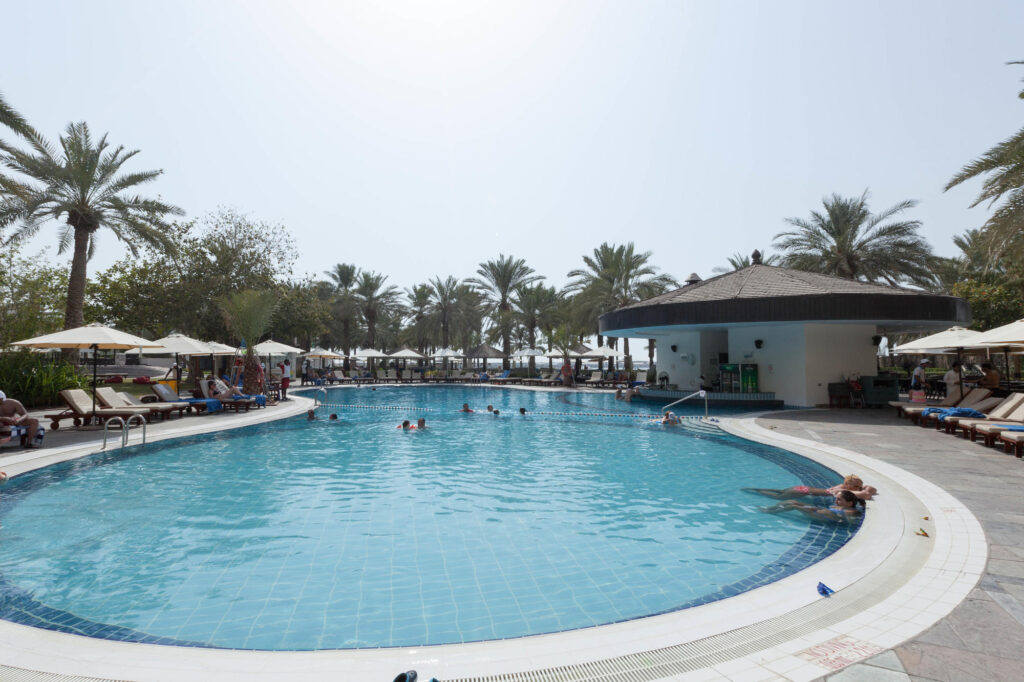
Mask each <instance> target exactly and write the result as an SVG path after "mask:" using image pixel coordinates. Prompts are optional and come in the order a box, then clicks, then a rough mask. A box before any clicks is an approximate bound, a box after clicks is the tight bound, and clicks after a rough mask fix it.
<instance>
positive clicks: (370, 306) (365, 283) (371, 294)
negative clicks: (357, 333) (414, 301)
mask: <svg viewBox="0 0 1024 682" xmlns="http://www.w3.org/2000/svg"><path fill="white" fill-rule="evenodd" d="M387 279H388V276H387V275H382V274H380V273H378V272H372V271H370V270H363V271H362V272H360V273H359V278H358V279H357V280H356V285H355V287H354V288H353V290H352V294H353V296H355V300H356V305H357V306H358V307H359V312H360V313H361V314H362V316H363V321H364V322H365V323H366V337H365V342H366V347H367V348H376V347H377V321H378V320H379V319H381V318H384V317H390V316H393V315H394V314H395V313H396V312H398V310H399V308H400V305H399V297H400V296H401V292H400V291H399V290H398V287H396V286H394V285H390V284H389V285H387V286H385V282H387Z"/></svg>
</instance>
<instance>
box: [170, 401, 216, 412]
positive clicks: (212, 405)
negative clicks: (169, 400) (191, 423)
mask: <svg viewBox="0 0 1024 682" xmlns="http://www.w3.org/2000/svg"><path fill="white" fill-rule="evenodd" d="M179 401H180V402H183V403H189V404H190V405H196V404H198V403H203V404H204V405H206V411H207V412H211V413H213V412H220V411H221V410H223V409H224V403H222V402H221V401H219V400H217V399H216V398H179Z"/></svg>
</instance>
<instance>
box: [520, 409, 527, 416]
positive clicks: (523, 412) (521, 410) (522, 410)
mask: <svg viewBox="0 0 1024 682" xmlns="http://www.w3.org/2000/svg"><path fill="white" fill-rule="evenodd" d="M519 414H522V415H525V414H526V408H525V407H520V408H519Z"/></svg>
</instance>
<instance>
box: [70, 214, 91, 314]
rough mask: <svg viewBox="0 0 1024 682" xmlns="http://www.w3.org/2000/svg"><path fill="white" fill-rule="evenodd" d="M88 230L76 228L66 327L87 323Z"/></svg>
mask: <svg viewBox="0 0 1024 682" xmlns="http://www.w3.org/2000/svg"><path fill="white" fill-rule="evenodd" d="M90 234H91V233H90V232H89V231H88V230H85V229H81V228H75V253H74V256H73V257H72V258H71V274H70V276H69V277H68V302H67V307H66V308H65V309H64V328H65V329H74V328H76V327H81V326H83V325H84V324H85V312H84V308H85V268H86V265H87V264H88V262H89V235H90Z"/></svg>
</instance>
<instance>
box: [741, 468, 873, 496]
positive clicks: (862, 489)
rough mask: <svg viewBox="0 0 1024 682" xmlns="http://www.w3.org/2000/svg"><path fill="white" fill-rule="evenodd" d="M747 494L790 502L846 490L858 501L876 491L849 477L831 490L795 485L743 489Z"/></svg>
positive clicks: (858, 479)
mask: <svg viewBox="0 0 1024 682" xmlns="http://www.w3.org/2000/svg"><path fill="white" fill-rule="evenodd" d="M743 490H746V491H747V492H751V493H757V494H759V495H764V496H765V497H771V498H773V499H776V500H792V499H793V498H794V497H806V496H808V495H821V496H824V495H835V494H836V493H837V492H839V491H840V490H847V491H849V492H851V493H853V495H854V496H855V497H857V498H858V499H860V500H870V499H871V498H872V497H874V496H875V494H876V493H877V492H878V490H877V489H876V488H875V487H874V486H870V485H864V481H862V480H860V477H859V476H854V475H852V474H851V475H850V476H847V477H846V478H844V479H843V482H842V483H840V484H839V485H834V486H832V487H831V488H811V487H810V486H806V485H795V486H793V487H792V488H782V489H779V488H743Z"/></svg>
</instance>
